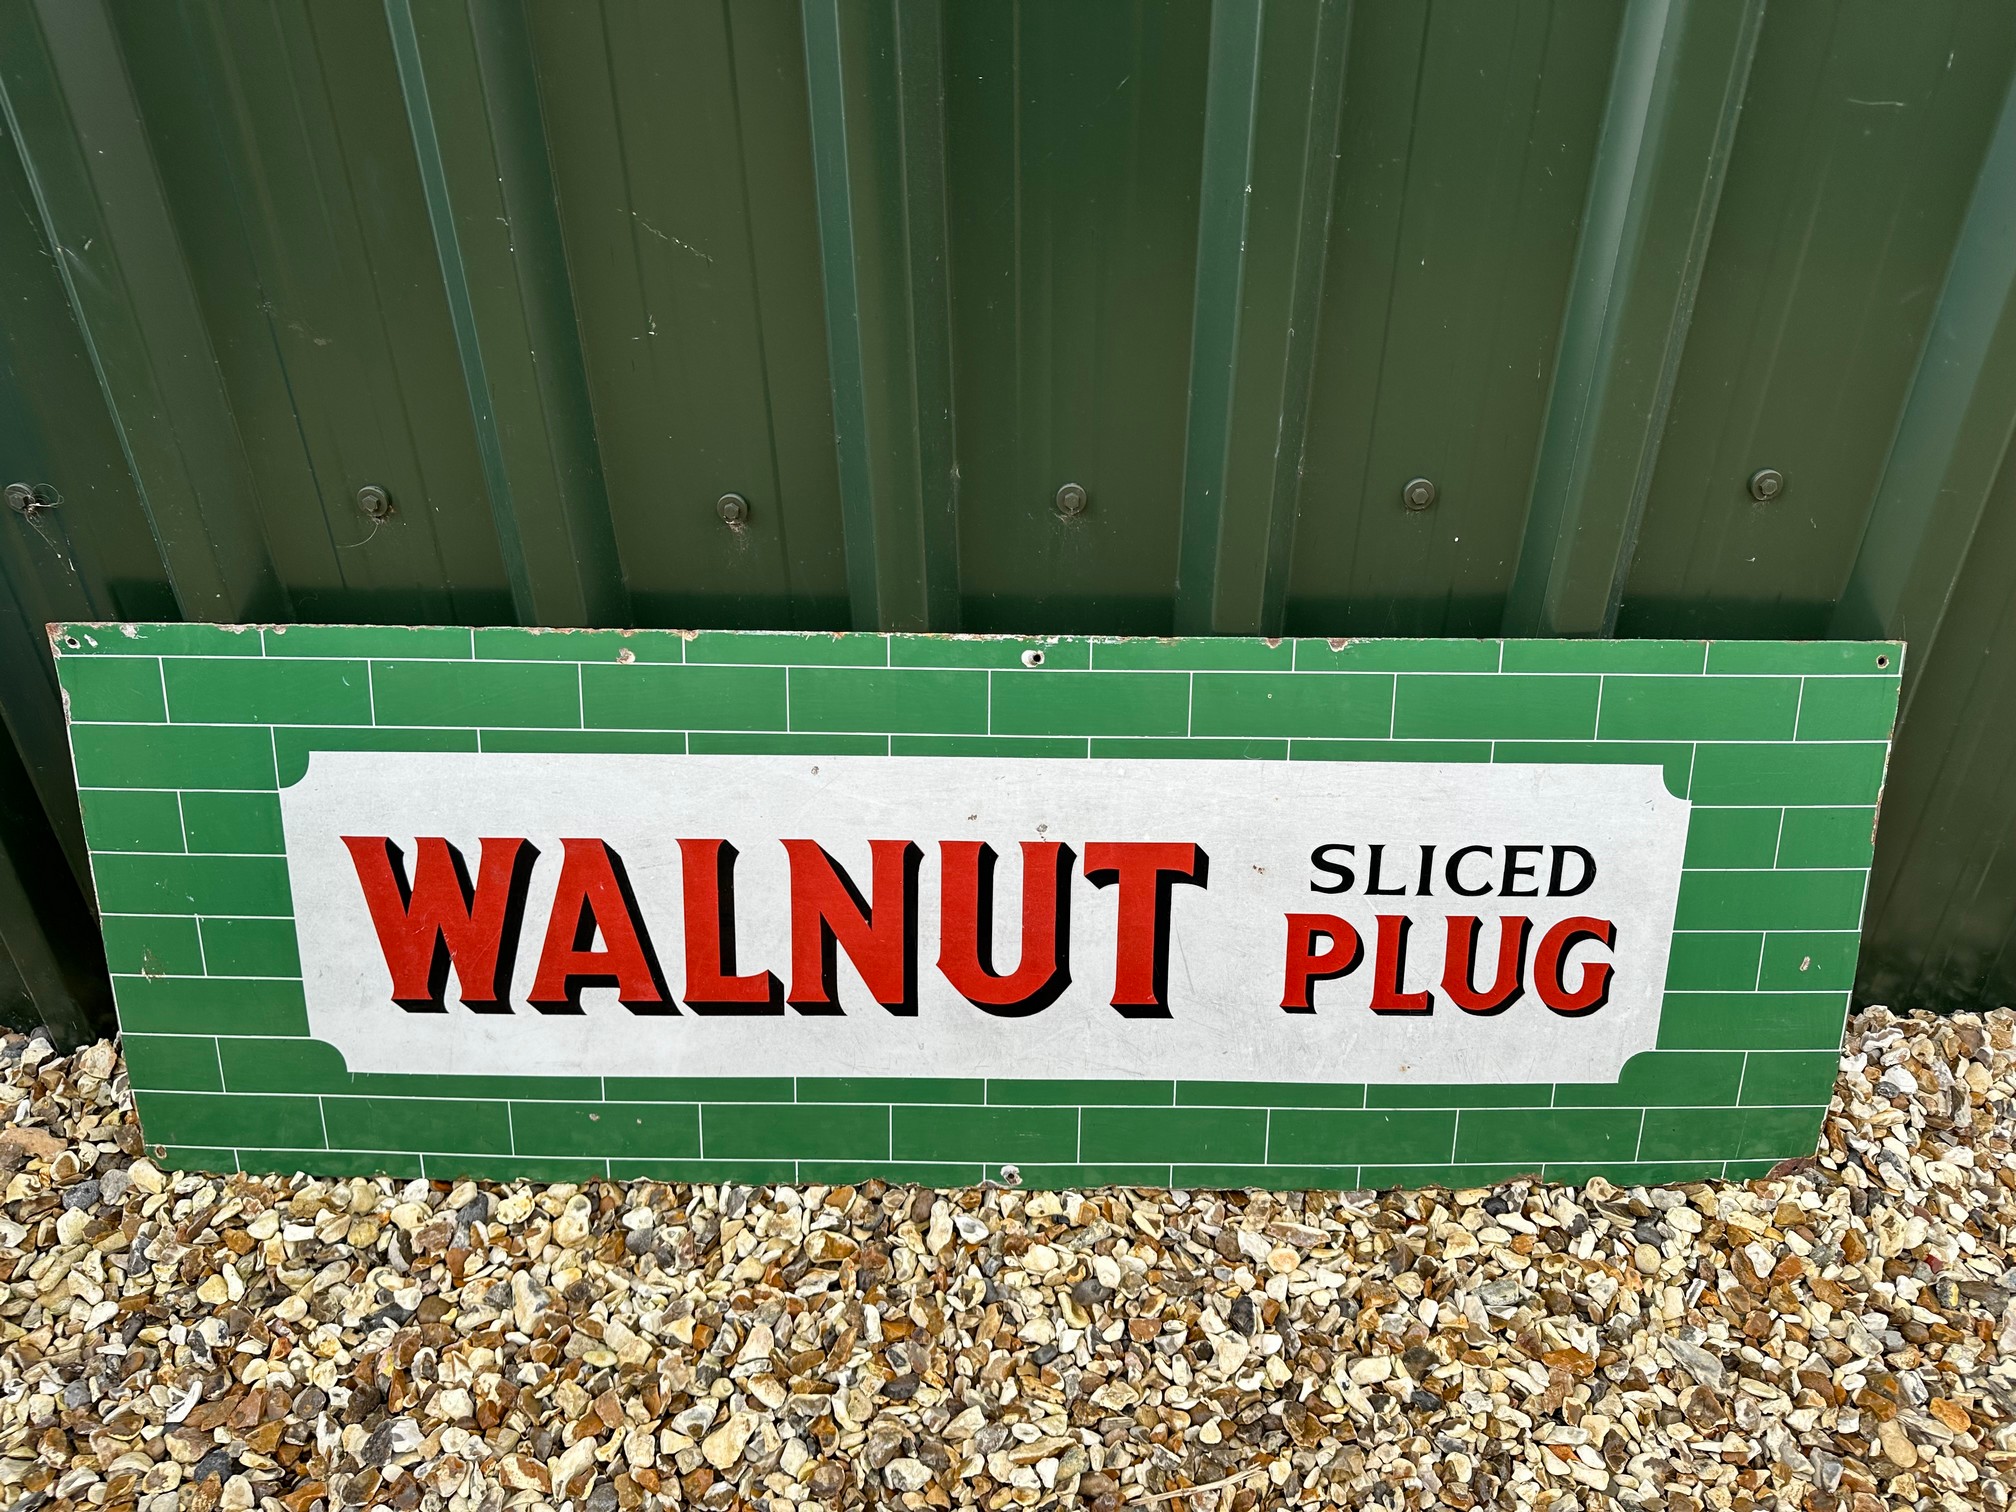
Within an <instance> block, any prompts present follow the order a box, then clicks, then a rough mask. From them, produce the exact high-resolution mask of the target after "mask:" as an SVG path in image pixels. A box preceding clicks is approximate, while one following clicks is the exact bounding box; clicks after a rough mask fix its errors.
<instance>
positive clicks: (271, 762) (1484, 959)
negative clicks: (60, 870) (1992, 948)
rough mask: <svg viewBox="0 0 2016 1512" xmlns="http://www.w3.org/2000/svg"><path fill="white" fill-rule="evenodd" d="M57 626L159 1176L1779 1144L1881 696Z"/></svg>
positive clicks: (1486, 1155) (1739, 656)
mask: <svg viewBox="0 0 2016 1512" xmlns="http://www.w3.org/2000/svg"><path fill="white" fill-rule="evenodd" d="M52 642H53V646H54V649H55V652H56V656H57V664H58V671H59V675H60V677H61V680H62V683H63V688H64V692H65V697H66V701H67V704H68V708H69V715H70V721H71V736H72V745H73V751H74V754H75V760H76V768H77V778H78V785H79V791H80V797H81V801H82V806H83V813H84V820H85V830H86V836H87V839H88V841H89V844H90V847H91V852H92V865H93V871H94V879H95V882H96V886H97V890H98V895H99V903H100V906H101V909H102V915H103V920H104V929H105V942H106V952H107V961H108V964H109V966H110V968H111V971H112V973H113V981H114V987H115V991H116V995H117V998H118V1003H119V1009H120V1018H121V1024H122V1029H123V1033H124V1041H125V1047H126V1053H127V1059H128V1066H129V1071H130V1074H131V1078H132V1083H133V1086H134V1088H135V1091H136V1096H137V1099H138V1104H139V1111H140V1115H141V1119H142V1124H143V1127H144V1129H145V1131H146V1134H147V1138H148V1139H149V1141H150V1142H151V1143H153V1144H155V1145H157V1146H159V1147H161V1148H162V1149H163V1150H164V1151H165V1152H166V1158H170V1159H174V1160H178V1161H181V1162H183V1163H185V1164H188V1165H193V1166H198V1167H205V1168H213V1169H229V1168H234V1167H235V1168H243V1169H282V1170H293V1169H307V1170H311V1171H317V1172H330V1173H342V1172H359V1171H390V1172H394V1173H403V1174H411V1175H421V1174H424V1175H428V1176H443V1177H445V1176H452V1175H457V1174H463V1173H471V1174H487V1175H528V1176H538V1177H546V1178H550V1179H581V1178H585V1177H591V1176H614V1177H623V1176H644V1175H650V1176H657V1177H661V1178H666V1179H695V1180H702V1179H706V1180H721V1179H736V1180H775V1181H794V1180H795V1181H826V1180H853V1179H858V1178H861V1177H865V1176H868V1175H881V1176H884V1177H887V1178H891V1179H911V1180H920V1181H927V1182H933V1183H936V1184H943V1185H951V1184H961V1183H970V1182H973V1181H977V1180H979V1179H981V1178H982V1177H983V1176H993V1177H997V1178H998V1177H999V1176H1000V1174H1001V1168H1002V1167H1003V1166H1007V1165H1013V1166H1015V1167H1017V1168H1018V1174H1019V1177H1020V1179H1021V1180H1023V1181H1024V1182H1025V1183H1028V1184H1032V1185H1067V1184H1077V1183H1094V1182H1127V1183H1138V1184H1144V1185H1168V1184H1176V1185H1186V1186H1212V1185H1223V1186H1246V1185H1293V1186H1333V1187H1352V1186H1358V1185H1374V1186H1382V1185H1394V1184H1425V1183H1431V1182H1442V1183H1448V1184H1454V1185H1471V1184H1483V1183H1488V1182H1491V1181H1495V1180H1498V1179H1502V1178H1503V1177H1506V1176H1509V1175H1514V1174H1521V1173H1527V1172H1536V1171H1538V1172H1544V1173H1545V1174H1547V1175H1548V1176H1550V1177H1554V1178H1556V1179H1566V1180H1576V1179H1580V1178H1581V1177H1583V1176H1586V1175H1589V1174H1594V1173H1597V1172H1601V1173H1602V1174H1605V1175H1608V1176H1610V1177H1612V1178H1613V1179H1616V1180H1620V1181H1621V1180H1677V1179H1685V1178H1687V1177H1690V1176H1701V1175H1710V1174H1714V1175H1721V1174H1729V1175H1738V1176H1741V1175H1753V1174H1758V1173H1760V1172H1761V1171H1763V1170H1766V1169H1768V1168H1769V1167H1770V1166H1771V1165H1772V1164H1774V1163H1775V1162H1777V1161H1779V1160H1783V1159H1785V1158H1788V1157H1796V1156H1802V1155H1806V1154H1810V1153H1811V1151H1812V1147H1813V1142H1814V1139H1815V1135H1816V1132H1817V1129H1818V1125H1819V1121H1820V1117H1821V1113H1822V1111H1823V1109H1824V1107H1825V1104H1826V1102H1827V1099H1828V1097H1829V1095H1830V1093H1831V1089H1832V1085H1833V1079H1834V1072H1835V1062H1836V1059H1837V1057H1838V1050H1839V1043H1840V1032H1841V1025H1842V1020H1843V1017H1844V1014H1845V1011H1846V1008H1847V1006H1848V1000H1849V995H1850V991H1851V988H1852V985H1853V981H1854V971H1855V960H1856V947H1857V944H1858V940H1859V934H1858V930H1859V923H1860V914H1861V908H1862V902H1863V896H1864V892H1865V889H1866V885H1867V877H1868V868H1869V863H1870V856H1871V848H1872V836H1873V832H1874V826H1875V817H1876V804H1877V799H1878V796H1879V793H1880V789H1881V784H1882V780H1883V772H1884V766H1885V761H1886V757H1887V750H1888V738H1889V732H1890V725H1891V722H1892V720H1893V718H1894V714H1895V708H1896V699H1897V686H1898V683H1897V679H1898V673H1899V670H1900V663H1901V657H1902V648H1901V647H1900V646H1897V645H1894V644H1861V643H1775V642H1774V643H1752V642H1717V643H1704V642H1698V641H1695V642H1679V641H1657V642H1564V641H1504V642H1501V641H1341V640H1340V641H1328V640H1284V641H1260V640H1232V639H1210V640H1174V641H1135V640H1101V639H1084V638H1043V639H1034V638H1031V639H1017V638H1002V637H933V636H878V635H829V634H817V635H797V634H770V633H733V632H703V633H698V634H691V633H680V632H671V631H638V632H622V631H592V632H590V631H582V632H540V631H527V630H509V629H500V630H475V631H471V630H466V629H452V628H410V629H409V628H384V627H331V626H295V627H287V628H282V627H263V628H262V627H222V626H208V625H115V626H102V625H76V626H56V627H52Z"/></svg>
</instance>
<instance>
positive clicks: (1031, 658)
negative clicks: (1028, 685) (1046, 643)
mask: <svg viewBox="0 0 2016 1512" xmlns="http://www.w3.org/2000/svg"><path fill="white" fill-rule="evenodd" d="M1022 665H1023V666H1025V667H1040V666H1042V665H1043V653H1042V652H1041V651H1038V650H1036V649H1035V648H1033V647H1032V648H1030V649H1029V650H1027V651H1024V652H1023V653H1022Z"/></svg>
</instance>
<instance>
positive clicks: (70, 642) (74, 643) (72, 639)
mask: <svg viewBox="0 0 2016 1512" xmlns="http://www.w3.org/2000/svg"><path fill="white" fill-rule="evenodd" d="M63 644H64V645H66V646H68V647H69V648H70V649H71V650H72V651H75V650H76V649H77V648H78V647H79V646H81V645H83V644H84V643H83V642H82V641H80V640H79V639H77V637H76V636H74V635H66V636H64V637H63Z"/></svg>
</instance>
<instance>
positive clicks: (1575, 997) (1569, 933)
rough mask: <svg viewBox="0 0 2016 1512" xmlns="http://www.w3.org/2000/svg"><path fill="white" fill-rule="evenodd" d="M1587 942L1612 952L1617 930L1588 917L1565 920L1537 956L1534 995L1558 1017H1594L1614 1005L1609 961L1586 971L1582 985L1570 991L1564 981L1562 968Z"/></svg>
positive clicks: (1550, 933)
mask: <svg viewBox="0 0 2016 1512" xmlns="http://www.w3.org/2000/svg"><path fill="white" fill-rule="evenodd" d="M1584 940H1593V941H1595V942H1596V943H1597V944H1599V945H1601V946H1602V947H1603V948H1604V949H1606V950H1608V949H1611V948H1613V947H1614V946H1615V945H1616V943H1617V926H1616V925H1615V924H1613V923H1611V922H1610V921H1609V920H1608V919H1592V918H1590V917H1588V916H1587V915H1586V914H1577V915H1575V916H1574V917H1573V918H1567V919H1563V920H1562V921H1561V922H1560V923H1559V924H1556V925H1555V926H1554V927H1553V928H1552V929H1550V930H1548V931H1547V933H1545V934H1544V935H1542V936H1541V937H1540V948H1539V949H1538V950H1536V951H1534V953H1533V991H1534V992H1535V993H1537V994H1538V995H1539V998H1540V1001H1541V1002H1543V1003H1545V1004H1546V1005H1547V1006H1548V1007H1549V1008H1552V1009H1553V1010H1554V1011H1555V1012H1556V1013H1559V1014H1562V1015H1564V1016H1566V1017H1568V1018H1579V1017H1581V1016H1582V1015H1583V1014H1585V1013H1594V1012H1595V1011H1596V1010H1597V1009H1598V1008H1601V1007H1602V1006H1603V1005H1604V1004H1605V1003H1607V1002H1609V1001H1610V980H1611V975H1612V972H1613V971H1614V970H1615V968H1614V967H1613V966H1612V965H1611V964H1610V963H1609V962H1608V961H1592V962H1590V963H1588V964H1587V965H1585V966H1584V967H1583V968H1582V981H1581V984H1580V985H1579V986H1577V987H1576V988H1575V990H1574V991H1572V992H1571V991H1569V990H1568V987H1567V985H1566V984H1565V983H1564V982H1563V981H1562V980H1561V968H1562V967H1563V966H1564V965H1565V964H1566V963H1567V960H1568V952H1569V951H1571V950H1573V949H1574V948H1575V947H1576V946H1577V945H1579V944H1581V943H1582V942H1583V941H1584Z"/></svg>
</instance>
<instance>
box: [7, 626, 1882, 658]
mask: <svg viewBox="0 0 2016 1512" xmlns="http://www.w3.org/2000/svg"><path fill="white" fill-rule="evenodd" d="M43 628H44V630H45V631H46V633H47V634H48V636H49V638H50V640H51V641H52V642H53V643H54V644H55V645H56V646H57V647H58V648H59V654H61V649H69V650H71V651H72V652H73V653H74V652H75V651H76V650H77V649H78V648H76V647H65V643H64V637H65V636H66V635H70V634H74V633H75V632H77V631H80V630H93V631H104V632H108V633H118V634H120V635H123V636H125V637H127V638H132V637H134V636H135V635H144V634H147V633H150V632H156V631H167V632H184V631H198V632H217V633H222V634H227V635H248V634H254V633H261V634H271V635H287V634H290V633H298V632H301V631H304V630H306V631H336V632H344V633H350V632H363V633H369V634H379V635H384V634H399V633H412V634H423V633H424V634H434V635H438V634H447V633H458V632H459V633H463V634H478V635H511V636H527V637H541V638H543V637H549V636H586V637H595V638H608V637H615V638H619V639H628V638H631V637H639V636H642V637H658V638H672V637H677V638H678V639H680V640H686V641H692V640H698V639H700V638H702V637H716V636H734V637H736V638H738V639H742V640H754V639H762V640H775V641H799V642H805V643H823V642H836V641H850V640H851V641H866V640H874V641H885V640H898V641H946V642H952V643H955V644H969V643H970V644H974V645H1040V646H1057V645H1087V646H1119V645H1133V646H1200V645H1251V646H1268V647H1276V646H1286V645H1306V646H1325V647H1328V648H1329V649H1330V650H1332V651H1341V650H1343V649H1345V648H1346V647H1349V646H1366V645H1374V646H1376V645H1401V646H1420V645H1475V646H1513V645H1540V646H1701V647H1708V646H1737V645H1740V646H1803V647H1815V646H1866V647H1869V648H1872V649H1878V650H1882V649H1890V648H1895V649H1898V650H1903V649H1905V648H1907V647H1908V646H1909V644H1910V642H1909V640H1908V639H1907V638H1903V637H1900V638H1898V639H1895V640H1882V639H1842V638H1837V637H1833V636H1815V637H1806V638H1798V637H1790V636H1625V637H1599V636H1517V635H1476V636H1472V635H1330V636H1324V635H1285V636H1284V635H1264V636H1263V635H1090V634H1073V633H1057V634H1052V633H1047V632H1042V631H1031V632H1027V633H994V632H986V633H982V632H976V631H959V630H769V629H693V628H679V627H669V626H650V627H643V626H614V625H600V626H586V625H583V626H573V625H438V624H369V623H362V622H338V621H315V622H305V621H304V622H297V623H286V624H283V623H278V622H266V621H244V622H219V621H211V620H51V621H49V622H48V623H47V624H45V625H44V627H43Z"/></svg>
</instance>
